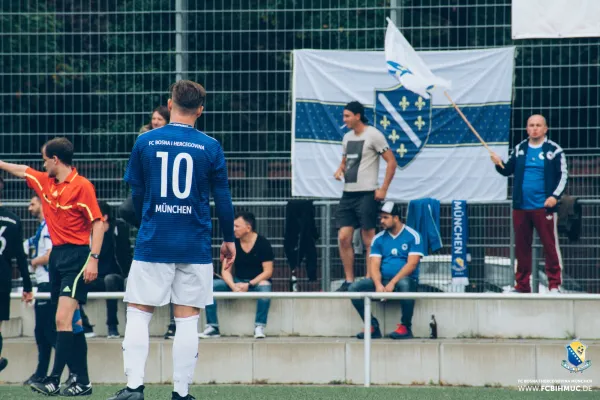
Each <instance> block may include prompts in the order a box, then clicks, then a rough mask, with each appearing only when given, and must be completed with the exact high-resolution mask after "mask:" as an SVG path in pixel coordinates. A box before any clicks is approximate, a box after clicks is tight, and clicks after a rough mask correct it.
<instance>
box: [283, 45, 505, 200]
mask: <svg viewBox="0 0 600 400" xmlns="http://www.w3.org/2000/svg"><path fill="white" fill-rule="evenodd" d="M514 54H515V48H514V47H509V48H498V49H492V50H466V51H446V52H419V55H420V56H421V57H422V58H423V60H424V61H425V63H426V64H427V66H428V67H429V68H430V69H431V71H432V72H433V73H434V74H436V76H439V77H440V78H443V79H448V80H449V81H452V87H453V89H452V91H451V92H450V95H451V96H452V98H453V99H454V101H455V102H456V103H457V104H458V106H459V107H461V109H462V111H463V112H464V114H465V115H466V117H467V118H468V119H469V121H470V122H471V124H472V125H473V126H474V127H475V129H476V130H477V131H478V132H479V134H480V135H481V136H482V137H483V139H484V140H485V141H486V142H487V143H488V145H489V146H490V147H491V148H492V150H493V151H495V152H497V153H498V154H499V155H500V156H502V157H504V158H506V157H507V154H508V140H509V139H508V138H509V128H510V115H511V100H512V82H513V69H514ZM293 59H294V67H293V68H294V69H293V82H292V86H293V88H292V92H293V105H292V110H293V115H292V195H293V196H306V197H317V198H340V197H341V195H342V191H343V182H340V181H337V180H335V178H334V177H333V174H334V172H335V171H336V169H337V168H338V166H339V165H340V162H341V158H342V146H341V142H342V138H343V136H344V134H345V133H346V132H348V130H347V129H346V128H345V126H344V122H343V121H342V113H343V107H344V105H345V104H346V103H348V102H350V101H353V100H357V101H359V102H361V103H362V104H363V105H364V106H365V108H366V112H365V114H366V117H367V118H368V119H369V121H370V124H371V125H373V126H375V127H376V128H377V129H379V130H380V131H381V132H382V133H383V134H384V135H385V137H386V138H387V140H388V143H389V145H390V148H391V149H392V151H393V152H394V154H395V156H396V160H397V161H398V169H397V170H396V175H395V178H394V181H393V182H392V184H391V186H390V188H389V190H388V193H387V195H388V196H387V197H388V199H390V200H412V199H417V198H423V197H433V198H436V199H438V200H440V201H450V200H453V199H461V200H470V201H489V200H504V199H506V198H507V179H506V178H504V177H502V176H501V175H500V174H498V173H497V172H496V171H495V169H494V165H493V164H492V162H491V161H490V158H489V153H488V152H487V150H485V148H484V147H483V146H482V145H481V143H480V142H479V140H478V139H477V138H476V137H475V135H473V133H472V132H471V131H470V130H469V128H468V127H467V125H466V124H465V122H464V121H463V120H462V119H461V118H460V116H459V115H458V113H457V112H456V111H455V110H454V109H453V108H452V107H451V105H450V104H449V101H448V100H447V99H446V97H445V96H444V95H443V94H441V95H439V94H438V93H437V92H434V95H433V97H432V98H431V99H423V98H422V97H421V96H419V95H417V94H415V93H413V92H410V91H408V90H406V89H405V88H403V87H402V86H401V85H399V84H398V81H397V80H396V79H394V78H393V77H392V76H391V75H390V74H389V73H388V71H387V67H386V59H385V54H384V52H359V51H333V50H332V51H329V50H296V51H294V54H293ZM390 104H393V105H394V107H395V108H396V110H395V111H394V110H393V109H392V110H391V111H392V112H391V113H390V107H389V105H390ZM398 114H400V115H401V117H402V118H400V119H401V120H402V122H404V124H403V125H402V126H401V125H400V123H398V122H397V121H398V118H395V117H397V115H398ZM407 124H408V125H409V126H410V128H409V130H410V135H411V136H410V137H409V135H408V134H407V132H406V131H405V129H406V128H407ZM414 135H417V136H418V138H419V139H420V140H418V141H415V140H412V139H411V138H414ZM385 166H386V163H385V161H383V160H381V163H380V173H379V183H380V184H381V183H382V182H383V177H384V175H385Z"/></svg>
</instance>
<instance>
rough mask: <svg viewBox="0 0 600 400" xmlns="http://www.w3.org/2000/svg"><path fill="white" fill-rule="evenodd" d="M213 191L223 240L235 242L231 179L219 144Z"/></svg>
mask: <svg viewBox="0 0 600 400" xmlns="http://www.w3.org/2000/svg"><path fill="white" fill-rule="evenodd" d="M211 191H212V195H213V198H214V200H215V208H216V211H217V217H218V218H219V224H220V226H221V230H222V231H223V240H224V241H225V242H231V243H233V241H234V236H233V216H234V213H233V202H232V201H231V192H230V191H229V179H228V178H227V166H226V164H225V155H224V154H223V149H222V148H221V146H218V148H217V153H216V155H215V160H214V163H213V170H212V174H211Z"/></svg>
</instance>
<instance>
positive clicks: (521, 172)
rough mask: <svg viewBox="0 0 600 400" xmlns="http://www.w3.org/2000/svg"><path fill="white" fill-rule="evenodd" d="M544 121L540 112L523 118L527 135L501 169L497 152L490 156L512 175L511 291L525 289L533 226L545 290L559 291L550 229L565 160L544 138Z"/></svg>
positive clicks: (555, 239)
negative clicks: (513, 270)
mask: <svg viewBox="0 0 600 400" xmlns="http://www.w3.org/2000/svg"><path fill="white" fill-rule="evenodd" d="M547 132H548V125H547V124H546V119H545V118H544V117H543V116H541V115H532V116H531V117H529V120H528V121H527V134H528V136H529V138H528V139H526V140H523V141H522V142H521V143H519V144H518V145H516V146H515V149H514V150H513V152H512V153H511V155H510V158H509V159H508V161H507V162H505V163H504V168H502V167H501V166H500V163H501V162H502V159H501V158H500V156H498V155H497V154H495V153H493V154H492V155H491V158H492V161H493V162H494V164H496V170H497V171H498V172H499V173H500V174H502V175H504V176H510V175H513V174H514V183H513V222H514V229H515V253H516V257H517V267H516V273H515V281H516V286H515V288H514V290H515V291H517V292H523V293H529V292H531V285H530V276H531V258H532V257H531V243H532V241H533V228H534V227H535V229H536V231H537V232H538V235H539V236H540V240H541V242H542V244H543V246H544V254H545V255H546V276H547V277H548V289H550V292H559V288H560V285H561V283H562V257H561V254H560V248H559V246H558V233H557V229H556V223H557V214H556V204H557V203H558V200H559V199H560V196H561V195H562V193H563V192H564V190H565V186H566V185H567V176H568V172H567V160H566V156H565V153H564V151H563V149H562V148H561V147H560V146H559V145H558V144H556V143H555V142H553V141H552V140H549V139H548V138H547V137H546V133H547Z"/></svg>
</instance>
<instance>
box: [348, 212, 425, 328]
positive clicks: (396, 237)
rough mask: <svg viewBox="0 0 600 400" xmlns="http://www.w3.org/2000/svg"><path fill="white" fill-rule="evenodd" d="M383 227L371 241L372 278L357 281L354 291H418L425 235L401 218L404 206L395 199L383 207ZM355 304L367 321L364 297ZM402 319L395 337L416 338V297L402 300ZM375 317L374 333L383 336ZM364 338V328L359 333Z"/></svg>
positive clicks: (381, 213)
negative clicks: (414, 335) (412, 328)
mask: <svg viewBox="0 0 600 400" xmlns="http://www.w3.org/2000/svg"><path fill="white" fill-rule="evenodd" d="M380 218H381V227H382V228H383V229H384V230H383V231H381V232H379V233H378V234H377V235H375V238H374V239H373V243H372V244H371V254H370V261H369V262H370V268H371V278H366V279H363V280H360V281H357V282H355V283H353V284H352V285H351V286H350V288H349V289H348V291H350V292H416V291H417V285H418V280H419V262H420V261H421V257H423V241H422V239H421V235H419V233H418V232H417V231H415V230H414V229H412V228H410V227H409V226H407V225H405V224H404V223H403V222H402V221H401V220H400V207H398V205H396V204H394V203H393V202H391V201H388V202H386V203H384V204H383V206H382V207H381V209H380ZM352 305H353V306H354V308H356V311H358V314H359V315H360V317H361V318H362V320H363V321H364V319H365V315H364V310H365V308H364V301H363V300H362V299H354V300H352ZM400 307H401V309H402V319H401V323H400V324H398V328H397V329H396V330H395V331H394V332H392V333H390V334H389V337H390V338H392V339H409V338H412V336H413V335H412V330H411V327H412V316H413V310H414V307H415V301H414V300H400ZM370 317H371V337H372V338H374V339H376V338H381V331H380V330H379V321H377V319H376V318H375V317H373V316H370ZM356 337H357V338H359V339H364V332H361V333H359V334H358V335H357V336H356Z"/></svg>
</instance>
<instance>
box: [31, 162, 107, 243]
mask: <svg viewBox="0 0 600 400" xmlns="http://www.w3.org/2000/svg"><path fill="white" fill-rule="evenodd" d="M25 179H26V180H27V186H29V187H30V188H32V189H33V190H35V192H36V193H37V195H38V196H39V198H40V200H41V203H42V209H43V210H44V218H45V219H46V224H48V231H49V232H50V240H51V241H52V246H60V245H63V244H75V245H89V244H90V234H91V232H92V222H94V221H95V220H97V219H102V213H101V212H100V207H99V206H98V200H97V199H96V191H95V189H94V185H92V183H91V182H90V181H88V180H87V179H85V178H84V177H83V176H80V175H79V174H78V173H77V170H76V169H75V168H73V171H72V172H71V173H70V174H69V176H68V177H67V179H65V181H64V182H62V183H58V182H57V181H56V179H54V178H50V177H49V176H48V174H47V173H46V172H40V171H36V170H35V169H33V168H27V170H26V171H25Z"/></svg>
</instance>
